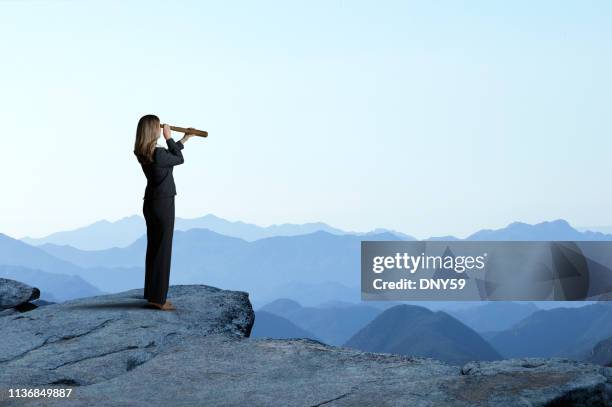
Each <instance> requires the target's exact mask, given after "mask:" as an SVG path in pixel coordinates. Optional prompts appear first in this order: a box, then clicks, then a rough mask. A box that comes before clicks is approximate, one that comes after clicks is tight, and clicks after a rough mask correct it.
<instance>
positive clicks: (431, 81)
mask: <svg viewBox="0 0 612 407" xmlns="http://www.w3.org/2000/svg"><path fill="white" fill-rule="evenodd" d="M611 19H612V2H608V1H582V2H576V1H538V2H532V1H512V2H507V1H456V0H448V1H398V2H393V1H380V2H378V1H377V2H374V1H370V2H359V1H337V0H336V1H292V2H286V1H277V2H272V1H258V2H247V1H244V2H240V1H232V2H201V1H198V2H196V1H194V2H186V1H177V2H156V1H142V2H139V1H130V2H113V1H99V2H98V1H86V2H77V1H57V2H55V1H28V2H20V1H3V2H0V38H1V39H2V40H0V55H1V58H2V59H1V60H2V63H1V64H0V89H1V95H2V97H1V98H0V122H1V125H2V133H3V139H4V143H3V154H2V159H1V160H0V170H1V171H2V174H3V175H2V184H3V194H2V199H1V200H0V232H2V233H5V234H8V235H10V236H13V237H17V238H19V237H23V236H26V235H27V236H32V237H39V236H43V235H46V234H49V233H52V232H55V231H59V230H67V229H73V228H76V227H79V226H83V225H86V224H89V223H93V222H95V221H98V220H101V219H107V220H111V221H113V220H117V219H120V218H122V217H125V216H130V215H134V214H139V215H142V196H143V193H144V187H145V184H146V180H145V177H144V175H143V173H142V170H141V168H140V166H139V164H138V163H137V161H136V159H135V157H134V156H133V154H132V150H133V143H134V136H135V129H136V124H137V122H138V119H139V118H140V117H141V116H142V115H144V114H149V113H153V114H157V115H158V116H159V117H160V118H161V120H162V122H168V123H170V124H173V125H177V126H183V127H196V128H200V129H203V130H207V131H208V132H209V137H208V138H207V139H203V138H192V139H191V140H189V142H188V143H187V144H186V146H185V149H184V150H183V154H184V157H185V163H184V164H183V165H181V166H179V167H176V168H175V171H174V176H175V181H176V185H177V192H178V195H177V197H176V215H177V216H180V217H185V218H191V217H199V216H203V215H205V214H208V213H212V214H214V215H216V216H220V217H223V218H226V219H229V220H232V221H233V220H241V221H245V222H251V223H256V224H259V225H262V226H267V225H271V224H280V223H286V222H289V223H303V222H317V221H322V222H326V223H328V224H330V225H332V226H335V227H338V228H341V229H345V230H354V231H367V230H371V229H374V228H388V229H393V230H398V231H402V232H404V233H409V234H412V235H414V236H416V237H418V238H425V237H428V236H432V235H447V234H453V235H456V236H460V237H463V236H466V235H467V234H470V233H472V232H474V231H476V230H478V229H482V228H499V227H504V226H505V225H507V224H508V223H511V222H513V221H523V222H527V223H537V222H541V221H546V220H553V219H558V218H563V219H566V220H568V221H569V222H570V223H571V224H572V225H612V188H610V187H609V179H610V177H609V174H611V173H612V159H611V155H612V141H611V137H610V136H611V130H612V124H611V120H610V118H611V117H612V114H611V112H610V110H611V109H610V106H611V103H610V102H611V100H610V99H611V94H612V92H611V91H612V79H611V78H612V76H611V75H610V72H612V24H610V23H611ZM173 136H174V138H175V140H178V139H179V138H180V137H181V136H182V135H181V134H180V133H174V134H173ZM162 142H163V140H160V144H163V143H162Z"/></svg>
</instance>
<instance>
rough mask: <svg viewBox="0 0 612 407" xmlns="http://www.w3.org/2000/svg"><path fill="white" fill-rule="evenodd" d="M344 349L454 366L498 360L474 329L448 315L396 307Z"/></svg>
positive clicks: (411, 306) (441, 312)
mask: <svg viewBox="0 0 612 407" xmlns="http://www.w3.org/2000/svg"><path fill="white" fill-rule="evenodd" d="M344 346H346V347H351V348H356V349H359V350H363V351H367V352H381V353H394V354H399V355H407V356H421V357H430V358H434V359H439V360H443V361H445V362H447V363H450V364H454V365H462V364H464V363H466V362H468V361H470V360H497V359H501V357H500V355H499V353H497V352H496V351H495V349H493V347H491V345H490V344H489V343H487V342H486V341H485V340H484V339H482V338H481V337H480V336H479V335H478V334H477V333H476V332H475V331H474V330H473V329H471V328H469V327H467V326H465V325H464V324H462V323H461V322H459V321H458V320H457V319H455V318H453V317H452V316H450V315H449V314H447V313H445V312H443V311H438V312H432V311H430V310H428V309H427V308H424V307H418V306H415V305H398V306H395V307H393V308H390V309H388V310H386V311H384V312H383V313H382V314H380V315H379V316H378V317H376V319H374V320H373V321H372V322H370V323H369V324H368V325H366V326H365V327H364V328H363V329H361V330H360V331H359V332H357V333H356V334H355V335H354V336H353V337H352V338H350V339H349V340H348V341H347V342H346V343H345V344H344Z"/></svg>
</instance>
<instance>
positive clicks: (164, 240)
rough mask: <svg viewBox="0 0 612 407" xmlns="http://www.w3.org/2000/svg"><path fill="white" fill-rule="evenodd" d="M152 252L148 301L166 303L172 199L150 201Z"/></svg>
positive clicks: (172, 226)
mask: <svg viewBox="0 0 612 407" xmlns="http://www.w3.org/2000/svg"><path fill="white" fill-rule="evenodd" d="M152 202H153V204H152V205H151V211H152V215H153V216H152V218H153V219H154V222H152V223H153V228H152V231H153V239H151V240H152V242H153V250H152V253H153V254H152V256H151V270H152V273H151V276H150V278H151V280H150V283H151V284H150V289H149V292H148V294H149V301H151V302H155V303H158V304H163V303H165V302H166V295H167V293H168V284H169V282H170V265H171V260H172V238H173V235H174V197H169V198H161V199H155V200H152Z"/></svg>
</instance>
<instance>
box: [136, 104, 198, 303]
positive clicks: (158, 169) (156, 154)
mask: <svg viewBox="0 0 612 407" xmlns="http://www.w3.org/2000/svg"><path fill="white" fill-rule="evenodd" d="M161 132H162V131H161V127H160V121H159V118H158V117H157V116H155V115H152V114H149V115H146V116H143V117H141V118H140V120H139V121H138V126H137V127H136V141H135V143H134V154H135V155H136V158H137V159H138V162H139V163H140V165H141V167H142V171H143V172H144V174H145V176H146V177H147V187H146V189H145V193H144V198H143V200H144V202H143V206H142V212H143V214H144V217H145V221H146V223H147V255H146V261H145V283H144V298H145V299H147V300H148V301H149V305H151V306H153V307H155V308H158V309H160V310H164V311H166V310H173V309H175V308H174V306H173V305H172V303H171V302H170V301H167V300H166V294H167V293H168V283H169V281H170V264H171V262H170V260H171V256H172V236H173V233H174V196H175V195H176V186H175V185H174V177H173V176H172V168H173V167H174V166H175V165H179V164H182V163H183V162H184V160H183V154H182V153H181V150H182V149H183V147H184V144H185V143H186V142H187V140H189V139H190V138H191V137H192V136H193V135H192V134H189V133H185V136H184V137H183V138H182V139H181V140H179V141H178V142H175V141H174V140H173V139H172V137H171V135H170V127H169V126H168V125H167V124H164V127H163V135H164V138H165V139H166V144H167V145H168V149H165V148H163V147H158V146H157V140H158V139H159V136H160V133H161Z"/></svg>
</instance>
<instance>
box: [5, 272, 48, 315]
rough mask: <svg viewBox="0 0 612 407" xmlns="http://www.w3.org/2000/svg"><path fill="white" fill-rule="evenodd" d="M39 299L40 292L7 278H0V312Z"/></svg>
mask: <svg viewBox="0 0 612 407" xmlns="http://www.w3.org/2000/svg"><path fill="white" fill-rule="evenodd" d="M38 297H40V290H39V289H38V288H35V287H30V286H29V285H27V284H24V283H21V282H19V281H15V280H9V279H7V278H0V310H3V309H7V308H14V307H17V306H19V305H21V304H24V303H27V302H28V301H31V300H35V299H37V298H38Z"/></svg>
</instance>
